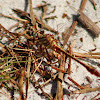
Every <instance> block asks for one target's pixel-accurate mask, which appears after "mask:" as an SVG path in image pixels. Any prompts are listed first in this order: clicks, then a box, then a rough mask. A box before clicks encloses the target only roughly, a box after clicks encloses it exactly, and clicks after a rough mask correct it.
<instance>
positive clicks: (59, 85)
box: [55, 55, 65, 100]
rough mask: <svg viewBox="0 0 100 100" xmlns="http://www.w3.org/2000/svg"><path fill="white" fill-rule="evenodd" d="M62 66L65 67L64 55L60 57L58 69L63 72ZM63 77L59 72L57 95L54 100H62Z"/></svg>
mask: <svg viewBox="0 0 100 100" xmlns="http://www.w3.org/2000/svg"><path fill="white" fill-rule="evenodd" d="M64 66H65V55H64V56H63V57H61V63H60V69H62V70H64ZM63 75H64V73H62V72H59V74H58V81H57V94H56V98H55V99H57V100H62V99H63V88H62V82H63Z"/></svg>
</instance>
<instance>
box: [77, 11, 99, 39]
mask: <svg viewBox="0 0 100 100" xmlns="http://www.w3.org/2000/svg"><path fill="white" fill-rule="evenodd" d="M77 19H78V21H79V22H81V23H82V25H83V26H84V27H86V29H87V30H89V31H90V32H91V34H92V35H93V36H94V37H98V36H99V34H100V28H99V27H98V26H97V25H96V24H95V23H94V22H93V21H92V20H91V19H90V18H88V17H87V16H86V15H85V14H84V13H82V12H80V13H79V14H78V18H77Z"/></svg>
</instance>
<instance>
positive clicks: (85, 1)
mask: <svg viewBox="0 0 100 100" xmlns="http://www.w3.org/2000/svg"><path fill="white" fill-rule="evenodd" d="M86 3H87V0H83V1H82V4H81V7H80V9H79V11H81V12H82V11H83V10H84V8H85V5H86Z"/></svg>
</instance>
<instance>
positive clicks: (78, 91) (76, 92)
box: [72, 87, 100, 94]
mask: <svg viewBox="0 0 100 100" xmlns="http://www.w3.org/2000/svg"><path fill="white" fill-rule="evenodd" d="M94 91H100V87H96V88H85V89H82V90H76V91H73V92H72V93H75V94H79V93H87V92H94Z"/></svg>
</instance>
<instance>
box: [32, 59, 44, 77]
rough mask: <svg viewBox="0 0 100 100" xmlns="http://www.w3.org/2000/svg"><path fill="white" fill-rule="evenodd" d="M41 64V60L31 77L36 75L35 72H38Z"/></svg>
mask: <svg viewBox="0 0 100 100" xmlns="http://www.w3.org/2000/svg"><path fill="white" fill-rule="evenodd" d="M41 63H42V60H41V62H40V63H39V64H38V66H36V67H35V70H34V72H33V74H32V76H33V75H34V74H35V73H36V71H37V70H38V68H39V67H40V65H41Z"/></svg>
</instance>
